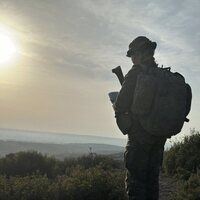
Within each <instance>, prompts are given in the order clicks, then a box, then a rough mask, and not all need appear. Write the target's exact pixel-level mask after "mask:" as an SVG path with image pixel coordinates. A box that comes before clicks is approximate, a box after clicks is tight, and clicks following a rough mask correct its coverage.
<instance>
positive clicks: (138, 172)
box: [114, 36, 166, 200]
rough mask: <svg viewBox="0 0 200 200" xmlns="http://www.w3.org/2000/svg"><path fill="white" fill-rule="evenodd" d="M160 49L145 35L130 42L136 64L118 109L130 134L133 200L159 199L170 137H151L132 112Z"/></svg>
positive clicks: (128, 187) (121, 124)
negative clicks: (138, 90)
mask: <svg viewBox="0 0 200 200" xmlns="http://www.w3.org/2000/svg"><path fill="white" fill-rule="evenodd" d="M156 46H157V45H156V43H155V42H152V41H150V40H149V39H148V38H146V37H144V36H140V37H137V38H136V39H135V40H133V41H132V42H131V43H130V45H129V50H128V52H127V56H128V57H131V59H132V62H133V64H134V65H133V67H132V68H131V70H130V71H129V72H128V74H127V75H126V76H125V80H124V83H123V85H122V88H121V90H120V92H119V95H118V97H117V101H116V103H115V106H114V108H115V114H116V120H117V124H118V126H119V128H120V129H121V131H122V132H123V133H124V134H127V135H128V143H127V146H126V151H125V166H126V168H127V176H126V191H127V194H128V196H129V199H131V200H133V199H134V200H157V199H158V198H159V168H160V163H161V159H162V155H163V150H164V144H165V142H166V137H164V136H154V135H151V134H149V133H148V132H147V131H146V130H144V128H143V127H142V126H141V124H140V122H139V119H138V117H137V116H136V115H133V114H132V112H131V105H132V102H133V94H134V90H135V87H136V81H137V75H138V74H139V73H141V72H142V71H143V67H142V66H144V65H145V66H147V67H148V68H151V67H157V64H156V62H155V59H154V57H153V56H154V51H155V49H156Z"/></svg>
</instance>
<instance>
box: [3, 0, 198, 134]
mask: <svg viewBox="0 0 200 200" xmlns="http://www.w3.org/2000/svg"><path fill="white" fill-rule="evenodd" d="M199 10H200V1H199V0H176V1H174V0H165V1H161V0H155V1H153V0H152V1H148V0H124V1H121V0H104V1H103V0H102V1H100V0H74V1H72V0H56V1H55V0H42V1H41V0H0V13H1V14H0V32H1V30H4V31H5V30H6V31H7V32H8V33H9V34H10V35H11V36H12V38H13V40H14V41H15V44H16V46H17V48H18V53H17V54H16V55H15V57H13V60H11V61H10V62H8V63H6V64H4V66H3V67H0V93H1V95H0V128H18V129H31V130H41V131H55V132H66V133H76V134H87V135H102V136H109V137H121V133H120V132H119V130H118V129H117V127H116V125H115V119H114V114H113V110H112V107H111V103H110V102H109V99H108V96H107V93H108V92H110V91H114V90H119V89H120V85H119V83H118V80H117V79H116V78H115V76H114V75H113V74H112V73H111V69H112V68H114V67H116V66H118V65H121V66H122V68H123V71H124V73H127V71H128V70H129V69H130V68H131V61H130V59H129V58H127V57H126V56H125V55H126V51H127V47H128V44H129V43H130V42H131V41H132V40H133V39H134V38H135V37H137V36H138V35H145V36H147V37H149V38H150V39H151V40H152V41H156V42H157V44H158V48H157V50H156V55H155V57H156V60H157V62H158V63H159V64H160V65H164V66H171V67H172V71H179V72H181V73H182V74H183V75H184V76H185V78H186V80H187V82H188V83H189V84H190V85H191V86H192V89H193V104H192V111H191V113H190V115H189V118H190V123H188V124H186V125H185V128H184V129H183V132H185V133H188V132H189V129H190V128H196V129H197V130H200V125H199V118H200V114H199V108H200V101H199V99H200V90H199V86H200V78H199V76H200V68H199V63H200V57H199V55H200V20H199V19H200V12H199Z"/></svg>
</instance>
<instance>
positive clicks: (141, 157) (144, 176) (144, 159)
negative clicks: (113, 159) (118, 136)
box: [124, 143, 164, 200]
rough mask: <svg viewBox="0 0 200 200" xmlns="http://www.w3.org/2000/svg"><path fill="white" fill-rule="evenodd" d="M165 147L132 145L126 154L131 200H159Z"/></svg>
mask: <svg viewBox="0 0 200 200" xmlns="http://www.w3.org/2000/svg"><path fill="white" fill-rule="evenodd" d="M163 149H164V145H158V144H137V143H131V145H130V144H129V145H127V146H126V151H125V154H124V160H125V166H126V169H127V175H126V181H125V185H126V192H127V194H128V197H129V200H158V199H159V171H160V166H161V162H162V157H163Z"/></svg>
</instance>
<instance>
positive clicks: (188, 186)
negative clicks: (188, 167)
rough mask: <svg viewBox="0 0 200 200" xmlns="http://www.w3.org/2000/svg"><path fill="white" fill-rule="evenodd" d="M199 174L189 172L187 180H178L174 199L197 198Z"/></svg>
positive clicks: (199, 188) (190, 199) (199, 181)
mask: <svg viewBox="0 0 200 200" xmlns="http://www.w3.org/2000/svg"><path fill="white" fill-rule="evenodd" d="M199 199H200V175H199V174H191V175H190V177H189V179H188V180H187V181H184V180H181V181H179V188H178V193H177V195H176V198H175V200H199Z"/></svg>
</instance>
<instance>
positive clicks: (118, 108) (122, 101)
mask: <svg viewBox="0 0 200 200" xmlns="http://www.w3.org/2000/svg"><path fill="white" fill-rule="evenodd" d="M137 74H138V72H137V70H136V69H131V70H130V71H129V72H128V74H127V75H126V76H125V80H124V83H123V85H122V88H121V90H120V92H119V95H118V97H117V100H116V102H115V106H114V107H115V117H116V122H117V125H118V127H119V129H120V130H121V132H122V133H123V134H127V133H128V132H129V130H130V129H131V127H132V118H131V113H130V108H131V104H132V101H133V95H134V90H135V86H136V81H137Z"/></svg>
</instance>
